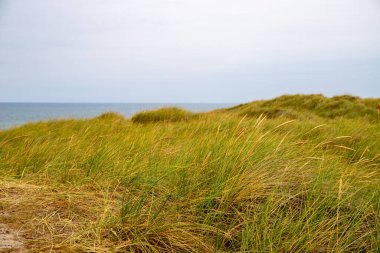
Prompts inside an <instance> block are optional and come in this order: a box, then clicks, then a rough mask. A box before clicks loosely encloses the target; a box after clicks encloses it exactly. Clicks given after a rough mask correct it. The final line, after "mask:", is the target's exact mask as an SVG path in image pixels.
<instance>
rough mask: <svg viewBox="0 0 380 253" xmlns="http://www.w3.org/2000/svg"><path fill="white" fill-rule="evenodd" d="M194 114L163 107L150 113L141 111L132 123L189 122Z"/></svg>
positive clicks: (179, 109) (175, 108) (133, 118)
mask: <svg viewBox="0 0 380 253" xmlns="http://www.w3.org/2000/svg"><path fill="white" fill-rule="evenodd" d="M192 116H194V114H193V113H192V112H189V111H186V110H184V109H181V108H177V107H164V108H160V109H157V110H152V111H143V112H139V113H137V114H135V115H134V116H133V117H132V121H133V122H135V123H155V122H160V121H166V122H176V121H184V120H189V119H190V118H191V117H192Z"/></svg>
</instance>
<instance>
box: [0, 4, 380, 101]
mask: <svg viewBox="0 0 380 253" xmlns="http://www.w3.org/2000/svg"><path fill="white" fill-rule="evenodd" d="M0 8H1V9H2V11H0V15H1V16H0V87H1V88H2V92H1V94H0V101H10V100H16V101H24V100H27V101H47V100H49V101H50V100H53V101H55V100H57V101H99V100H100V101H103V102H104V101H114V100H118V101H125V102H128V101H133V102H136V101H142V102H146V101H157V102H162V101H163V102H170V101H173V102H178V101H233V102H235V101H236V102H240V101H244V100H247V99H248V100H250V97H248V96H247V94H257V93H256V92H257V91H258V90H260V91H261V93H262V94H263V95H262V96H265V97H270V96H275V95H277V93H278V92H277V91H276V90H277V89H279V88H278V87H281V88H280V89H279V90H280V91H281V92H292V93H293V92H298V93H308V92H324V93H326V94H334V93H345V92H349V93H355V94H357V95H363V96H368V95H377V96H380V89H377V88H376V87H377V80H378V78H379V74H377V73H378V72H380V71H378V70H379V64H378V62H379V59H380V46H379V45H380V33H379V32H378V31H380V15H379V14H380V13H379V12H380V8H379V5H378V3H377V1H376V0H363V1H360V3H359V2H358V1H356V0H310V1H301V0H283V1H275V0H267V1H258V0H238V1H227V0H202V1H201V0H194V1H186V0H163V1H154V0H139V1H131V0H123V1H122V0H115V1H100V0H91V1H89V0H65V1H59V0H36V1H22V0H12V1H10V0H8V1H4V0H3V1H2V2H0ZM363 66H365V67H363ZM369 77H370V78H369ZM334 82H336V83H334ZM338 82H339V83H338ZM359 82H360V83H359ZM300 83H302V85H301V84H300ZM342 83H344V84H345V85H344V86H342ZM263 84H265V85H263ZM326 84H328V85H330V86H332V87H330V88H328V87H326ZM20 90H23V91H25V92H24V93H20V92H18V91H20ZM369 91H370V92H369ZM239 93H241V94H240V95H239ZM252 96H253V95H252ZM255 96H256V97H252V99H254V98H260V97H259V95H255Z"/></svg>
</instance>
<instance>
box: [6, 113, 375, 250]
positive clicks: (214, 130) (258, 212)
mask: <svg viewBox="0 0 380 253" xmlns="http://www.w3.org/2000/svg"><path fill="white" fill-rule="evenodd" d="M155 113H156V112H155ZM166 119H167V118H166ZM166 119H165V120H163V121H155V122H156V124H135V123H133V122H132V121H129V120H127V119H124V118H123V117H122V116H119V115H114V114H106V115H103V116H100V117H97V118H94V119H90V120H61V121H50V122H41V123H33V124H27V125H24V126H21V127H18V128H15V129H10V130H7V131H2V132H0V177H1V181H0V182H1V184H0V190H1V191H0V193H1V208H2V211H3V212H5V213H7V214H9V215H8V216H7V218H6V219H5V218H4V217H3V218H2V220H0V222H2V223H7V224H8V225H9V226H10V227H12V228H13V229H17V230H20V231H21V232H22V235H23V240H24V244H25V247H26V248H27V249H28V250H29V251H31V252H33V251H34V252H48V251H55V252H60V251H61V252H89V251H90V252H376V250H378V249H379V247H380V234H379V231H380V219H379V217H380V202H379V199H380V182H379V181H380V170H379V168H380V167H379V162H380V141H379V140H380V124H376V123H373V122H371V121H363V120H362V119H361V118H360V117H359V118H357V119H355V118H349V119H346V118H341V119H333V120H332V119H324V118H321V117H310V118H305V119H304V120H302V121H300V120H298V119H289V118H287V117H279V118H276V117H274V118H272V119H267V118H266V117H264V116H262V115H261V116H258V117H244V116H241V114H240V111H238V112H233V110H230V111H218V112H210V113H206V114H202V115H199V116H198V117H195V118H192V119H191V120H179V121H172V120H166ZM144 122H146V121H144Z"/></svg>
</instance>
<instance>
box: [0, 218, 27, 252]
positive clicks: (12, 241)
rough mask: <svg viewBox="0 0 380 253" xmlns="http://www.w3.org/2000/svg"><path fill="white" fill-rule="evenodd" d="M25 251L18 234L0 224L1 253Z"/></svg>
mask: <svg viewBox="0 0 380 253" xmlns="http://www.w3.org/2000/svg"><path fill="white" fill-rule="evenodd" d="M0 215H3V214H0ZM23 249H24V244H23V243H22V241H21V238H20V236H19V234H18V232H17V231H14V230H12V229H10V228H9V227H8V226H7V225H5V224H1V223H0V252H23Z"/></svg>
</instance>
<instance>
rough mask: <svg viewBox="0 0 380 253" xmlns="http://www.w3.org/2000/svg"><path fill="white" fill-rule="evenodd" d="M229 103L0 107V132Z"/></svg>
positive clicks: (201, 109) (203, 109) (203, 108)
mask: <svg viewBox="0 0 380 253" xmlns="http://www.w3.org/2000/svg"><path fill="white" fill-rule="evenodd" d="M232 105H234V104H228V103H0V129H1V130H4V129H8V128H12V127H16V126H20V125H22V124H25V123H29V122H36V121H44V120H52V119H69V118H70V119H72V118H92V117H95V116H98V115H100V114H102V113H104V112H117V113H120V114H122V115H124V116H125V117H127V118H129V117H131V116H132V115H134V114H135V113H137V112H140V111H144V110H152V109H157V108H160V107H167V106H176V107H180V108H183V109H187V110H190V111H193V112H206V111H211V110H214V109H219V108H225V107H229V106H232Z"/></svg>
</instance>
